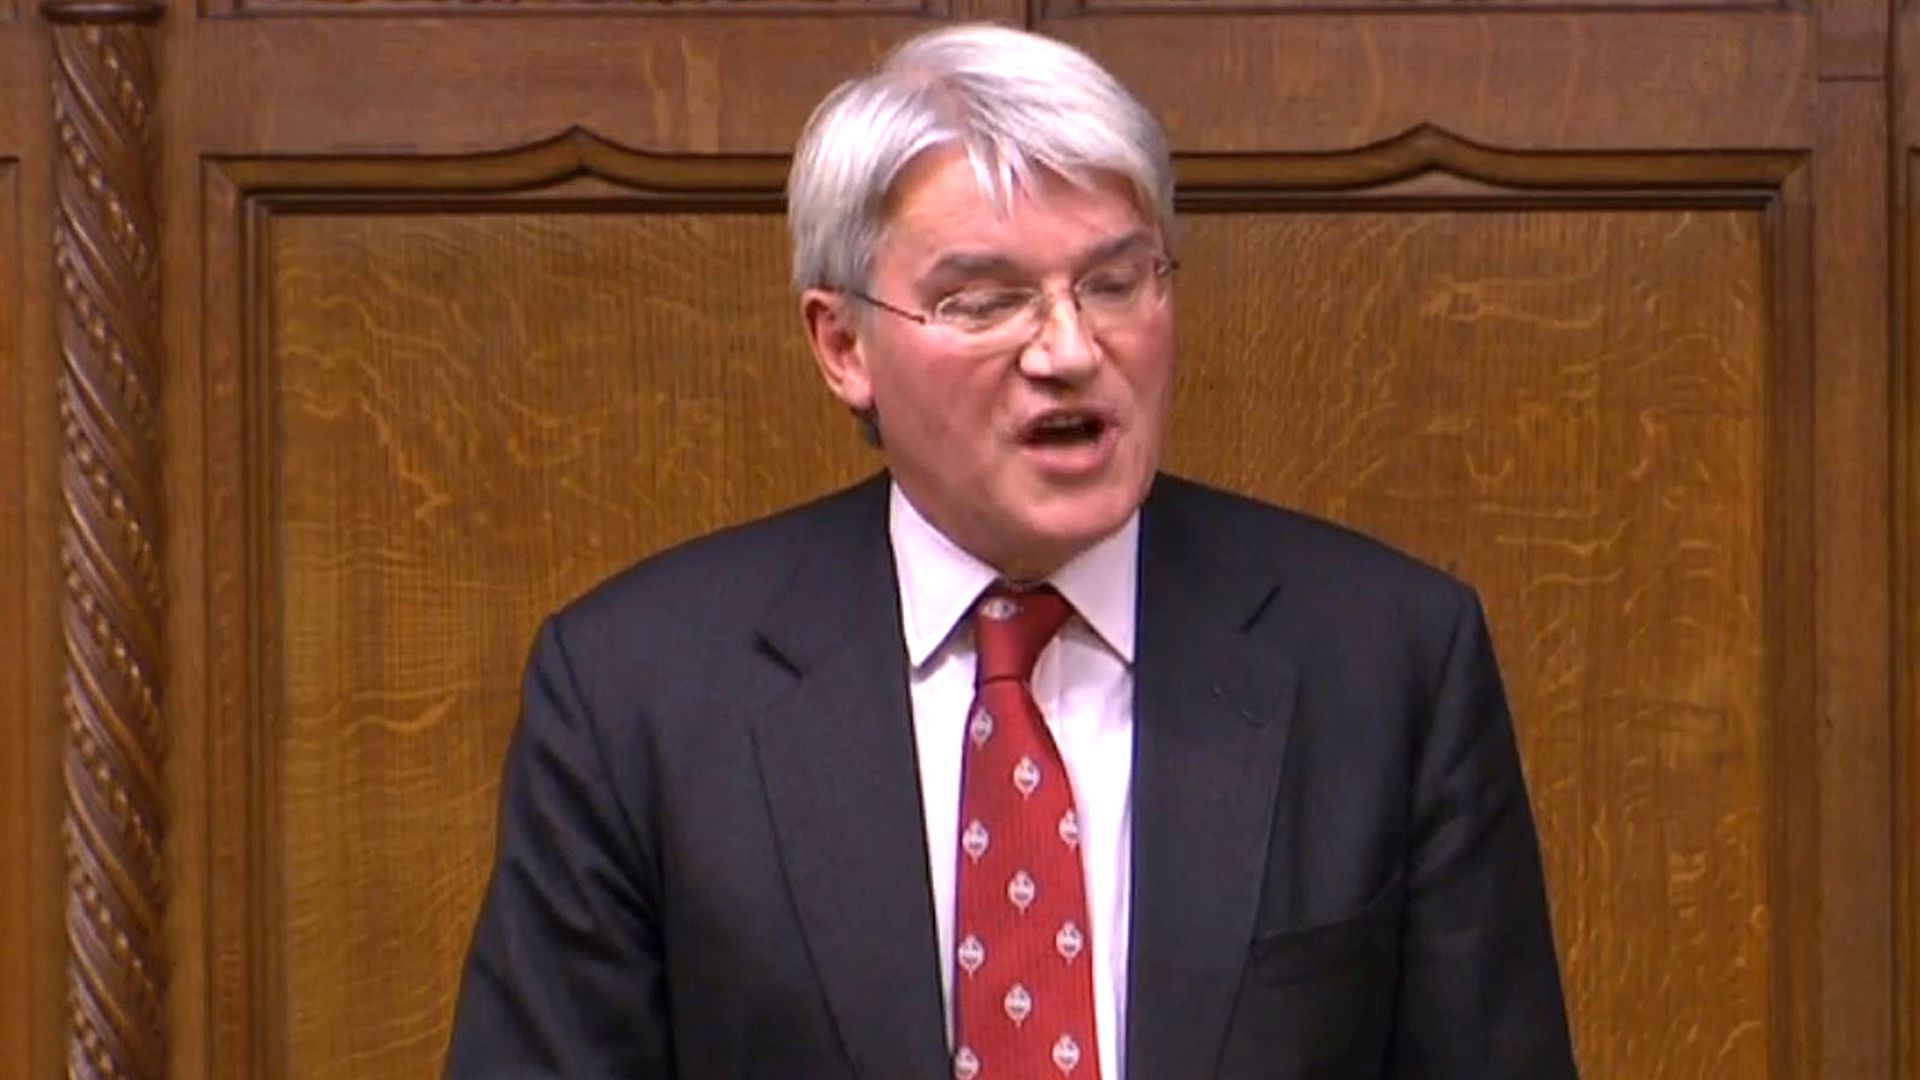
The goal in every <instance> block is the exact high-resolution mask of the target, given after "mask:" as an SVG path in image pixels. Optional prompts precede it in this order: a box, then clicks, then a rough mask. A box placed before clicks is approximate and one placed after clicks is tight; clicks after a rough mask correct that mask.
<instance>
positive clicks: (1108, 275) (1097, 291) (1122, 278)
mask: <svg viewBox="0 0 1920 1080" xmlns="http://www.w3.org/2000/svg"><path fill="white" fill-rule="evenodd" d="M1141 277H1142V275H1141V273H1140V272H1139V271H1137V270H1134V269H1132V268H1130V267H1129V268H1122V269H1114V270H1100V271H1097V272H1095V273H1092V274H1088V275H1087V276H1086V277H1083V278H1081V279H1080V285H1079V287H1078V288H1077V289H1076V290H1075V291H1077V292H1078V293H1079V294H1080V295H1081V296H1082V297H1084V298H1086V299H1090V300H1125V299H1126V298H1127V297H1129V296H1132V295H1133V294H1134V292H1135V291H1137V290H1138V289H1139V288H1140V279H1141Z"/></svg>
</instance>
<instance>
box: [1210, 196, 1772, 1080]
mask: <svg viewBox="0 0 1920 1080" xmlns="http://www.w3.org/2000/svg"><path fill="white" fill-rule="evenodd" d="M1187 229H1188V231H1187V240H1186V244H1185V251H1186V254H1185V255H1184V256H1183V257H1184V259H1185V262H1186V264H1187V265H1188V266H1189V267H1190V268H1191V270H1190V271H1188V270H1183V271H1182V280H1181V282H1180V291H1181V304H1182V325H1183V327H1184V328H1185V329H1184V331H1183V348H1184V355H1185V356H1186V358H1187V360H1186V362H1187V364H1188V367H1187V368H1186V371H1185V374H1184V379H1183V384H1182V391H1181V398H1180V401H1179V403H1178V405H1177V406H1176V412H1175V417H1176V421H1175V437H1174V440H1173V459H1174V462H1175V464H1176V465H1177V466H1178V467H1182V468H1185V469H1189V470H1192V471H1194V472H1196V473H1199V474H1201V475H1205V476H1208V477H1210V478H1212V479H1215V480H1219V481H1222V482H1225V483H1227V484H1229V485H1231V486H1233V487H1236V488H1239V489H1241V490H1246V491H1251V492H1254V493H1257V494H1259V495H1262V496H1264V497H1267V498H1270V499H1274V500H1276V501H1280V502H1283V503H1287V504H1290V505H1297V506H1302V507H1304V508H1307V509H1310V510H1314V511H1317V512H1320V513H1323V514H1327V515H1329V516H1331V517H1334V518H1335V519H1337V520H1341V521H1345V522H1349V523H1352V524H1354V525H1356V526H1358V527H1361V528H1365V529H1368V530H1370V531H1373V532H1375V533H1376V534H1377V535H1380V536H1383V537H1386V538H1388V539H1390V540H1393V541H1395V542H1398V543H1400V544H1402V545H1404V546H1405V547H1407V548H1408V549H1410V550H1412V551H1414V552H1415V553H1417V554H1420V555H1422V556H1423V557H1426V558H1429V559H1433V560H1435V561H1438V562H1441V563H1443V564H1445V565H1447V566H1449V567H1451V568H1453V569H1454V570H1455V571H1456V572H1458V573H1461V574H1462V575H1464V576H1465V577H1466V578H1468V579H1469V580H1470V581H1473V582H1474V583H1476V585H1477V586H1478V587H1479V588H1480V589H1481V591H1482V593H1483V595H1484V596H1485V598H1486V600H1487V604H1488V608H1489V616H1490V618H1491V620H1492V625H1493V627H1494V628H1495V636H1496V640H1497V643H1498V645H1499V647H1500V650H1501V654H1502V661H1503V666H1504V667H1505V669H1506V672H1507V675H1508V680H1509V685H1510V690H1511V693H1512V699H1513V705H1514V709H1515V712H1516V715H1517V717H1518V718H1519V724H1520V731H1521V735H1522V741H1523V747H1524V753H1525V758H1526V762H1527V766H1528V772H1529V777H1530V781H1531V784H1532V791H1533V797H1534V801H1535V804H1536V806H1537V808H1538V814H1539V823H1540V828H1541V834H1542V841H1543V844H1544V846H1545V848H1546V852H1547V859H1548V866H1549V871H1550V884H1551V888H1552V894H1553V897H1554V899H1555V915H1556V923H1557V928H1558V934H1559V941H1560V945H1561V951H1562V955H1563V957H1564V958H1565V961H1564V962H1565V977H1566V983H1567V989H1568V994H1569V1000H1570V1004H1571V1007H1572V1009H1573V1011H1574V1014H1575V1018H1576V1020H1577V1029H1578V1030H1577V1036H1578V1044H1579V1048H1580V1053H1581V1059H1582V1065H1583V1068H1584V1069H1585V1070H1586V1072H1587V1074H1588V1075H1592V1076H1597V1077H1645V1078H1661V1077H1734V1076H1738V1077H1761V1076H1766V1075H1769V1069H1768V1055H1769V1050H1770V1040H1771V1038H1772V1036H1771V1035H1770V1034H1769V1031H1768V1025H1767V1020H1768V1016H1769V1008H1770V1002H1769V983H1770V978H1771V975H1772V972H1771V952H1772V945H1773V943H1772V940H1771V935H1770V925H1771V920H1770V917H1769V916H1770V913H1769V890H1768V883H1767V868H1768V861H1769V859H1770V857H1773V853H1771V852H1770V851H1769V846H1770V843H1769V836H1768V827H1767V821H1768V818H1767V813H1766V802H1767V800H1766V787H1767V785H1766V772H1765V765H1766V758H1767V753H1766V748H1767V729H1768V725H1769V723H1770V722H1771V721H1773V720H1776V719H1778V718H1776V717H1773V716H1770V714H1769V711H1768V709H1767V706H1766V702H1765V697H1764V691H1765V687H1766V677H1765V673H1764V670H1763V667H1762V664H1763V658H1764V655H1765V648H1764V645H1765V643H1764V640H1763V618H1762V609H1763V595H1762V594H1763V581H1762V576H1763V575H1762V570H1763V562H1764V555H1765V550H1764V549H1765V545H1766V537H1765V535H1764V520H1763V519H1764V509H1765V495H1766V491H1765V474H1766V461H1767V447H1766V445H1765V437H1766V410H1765V398H1766V389H1767V376H1768V372H1767V356H1768V345H1767V329H1768V327H1767V308H1768V296H1767V292H1768V288H1767V282H1766V275H1765V260H1764V258H1763V256H1762V238H1761V223H1760V215H1759V214H1758V213H1755V212H1751V211H1737V210H1718V211H1694V210H1666V211H1591V212H1581V211H1551V212H1548V211H1513V212H1495V211H1469V212H1459V211H1444V210H1429V211H1399V212H1371V213H1370V212H1365V211H1361V210H1351V211H1347V212H1341V213H1329V212H1319V213H1315V212H1307V213H1288V214H1223V215H1217V216H1213V215H1210V216H1204V217H1199V218H1196V219H1194V220H1192V221H1190V223H1189V224H1188V227H1187ZM1700 281H1713V282H1715V283H1716V286H1715V288H1714V289H1712V290H1701V289H1698V288H1695V287H1694V285H1695V283H1697V282H1700Z"/></svg>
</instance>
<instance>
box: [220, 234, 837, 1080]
mask: <svg viewBox="0 0 1920 1080" xmlns="http://www.w3.org/2000/svg"><path fill="white" fill-rule="evenodd" d="M267 258H268V266H267V269H266V274H267V275H268V278H267V282H266V286H267V290H268V293H269V295H270V297H271V299H270V300H269V301H268V302H269V304H270V307H271V310H272V312H273V321H272V325H271V328H270V330H269V331H268V333H269V336H270V344H269V345H268V349H269V351H270V355H269V360H268V362H269V365H270V367H269V372H270V374H268V375H267V376H266V377H267V379H268V383H267V386H266V393H267V395H268V397H269V399H270V402H271V404H270V405H269V408H270V410H271V411H272V413H273V414H274V415H275V416H276V417H277V430H276V434H275V439H274V441H273V442H271V443H267V444H263V445H260V446H257V447H255V448H253V451H252V452H253V453H255V454H257V455H260V457H259V458H258V459H257V460H256V462H255V465H256V467H258V468H264V469H269V470H273V471H275V472H276V473H277V476H276V477H275V478H274V479H273V480H272V481H270V485H271V488H272V490H274V491H275V492H276V493H277V497H276V498H275V500H274V507H273V510H272V511H270V516H271V517H272V518H274V519H277V521H278V522H279V533H278V535H277V536H275V537H272V538H270V539H268V551H267V554H266V559H265V562H266V565H267V573H268V574H269V575H271V576H272V577H273V578H274V579H275V582H274V583H273V584H269V585H268V586H267V589H268V593H269V594H270V595H275V594H277V596H276V599H275V600H273V601H270V602H271V603H273V604H274V608H275V614H276V615H277V618H278V621H279V623H280V627H279V631H278V633H277V634H276V635H275V639H276V640H278V641H279V642H280V643H281V659H280V663H281V665H282V668H281V676H280V678H279V679H278V680H277V684H275V685H269V686H268V687H267V688H266V689H267V694H268V704H267V705H266V706H265V709H264V711H263V713H262V714H261V715H259V716H257V717H254V718H253V719H252V722H254V723H258V724H260V725H262V726H263V729H264V733H265V737H266V738H267V740H268V743H267V746H268V760H269V762H271V763H272V764H270V765H269V766H268V767H269V768H270V769H271V770H272V775H273V777H274V782H273V785H272V786H270V788H269V791H268V800H269V804H270V805H269V808H268V809H267V811H266V812H267V813H268V814H270V815H273V816H274V817H275V818H277V820H278V824H277V826H273V827H271V835H272V836H273V837H274V838H275V848H276V850H277V851H278V852H280V853H281V854H280V859H279V863H278V865H272V866H266V867H262V870H263V872H265V873H267V874H269V875H270V880H269V881H268V882H267V883H266V884H265V891H266V893H267V894H269V895H274V896H277V897H278V898H279V900H278V902H277V903H275V904H272V905H271V907H270V910H273V911H275V912H277V918H278V925H277V926H275V927H273V928H272V929H271V930H270V931H269V935H268V938H267V940H266V941H265V942H264V947H265V948H268V949H270V950H274V951H276V952H278V953H280V960H279V963H280V964H281V965H282V970H283V972H284V976H283V977H284V982H285V987H286V995H287V997H286V1002H285V1017H284V1021H283V1023H284V1033H285V1044H284V1050H283V1052H284V1053H285V1055H286V1058H287V1062H288V1064H287V1073H286V1075H288V1076H290V1077H296V1078H307V1077H312V1078H326V1077H337V1076H349V1075H351V1076H355V1077H365V1078H376V1077H395V1078H399V1077H417V1076H424V1075H428V1074H429V1073H431V1072H432V1071H433V1069H434V1068H435V1067H436V1064H437V1062H438V1059H439V1054H440V1053H441V1051H442V1050H443V1049H444V1045H445V1037H446V1031H447V1024H448V1021H449V1019H450V1015H451V1008H452V1003H453V991H454V988H455V985H456V982H455V981H456V977H457V973H458V970H459V963H460V960H461V958H462V955H463V953H464V950H465V946H466V942H467V935H468V930H469V927H470V925H471V921H472V918H473V916H474V914H475V911H476V905H477V903H478V898H479V895H480V889H481V886H482V885H483V884H484V880H485V874H486V871H487V869H488V866H489V860H490V857H491V852H492V842H491V841H492V830H493V821H494V811H495V802H496V798H497V794H496V781H497V778H498V772H499V762H500V761H501V758H502V755H503V752H504V749H505V742H506V738H507V736H508V734H509V733H510V730H511V725H512V722H513V717H514V713H515V708H516V701H517V698H518V691H519V672H520V665H521V662H522V660H523V659H524V654H525V649H526V646H527V643H528V641H529V635H530V633H531V628H532V627H533V626H534V625H535V624H536V622H537V621H538V619H539V618H540V617H541V616H542V615H543V614H545V613H547V612H549V611H551V610H552V609H553V608H554V607H555V606H556V605H557V604H558V603H560V602H561V601H563V600H564V599H566V598H567V597H569V596H571V595H574V594H576V593H577V592H579V591H581V590H582V589H584V588H585V587H586V586H588V585H590V584H591V583H593V582H594V581H596V580H598V579H599V578H600V577H602V576H604V575H605V574H606V573H608V572H610V571H611V570H612V569H614V568H616V567H618V566H620V565H622V564H624V563H626V562H628V561H630V560H631V559H633V558H635V557H636V556H637V554H638V553H642V552H647V551H653V550H657V549H659V548H661V547H663V546H665V545H667V544H668V543H671V542H673V541H676V540H679V539H683V538H686V537H689V536H692V535H694V534H697V533H700V532H704V531H707V530H710V529H712V528H714V527H715V526H718V525H720V524H724V523H727V522H731V521H736V520H741V519H744V518H747V517H750V516H755V515H758V514H761V513H765V512H767V511H770V510H772V509H775V508H778V507H780V506H783V505H786V504H788V503H791V502H793V501H796V500H798V499H801V498H804V497H806V496H808V495H810V494H811V493H813V492H816V491H818V490H821V489H822V488H823V487H824V486H826V485H828V484H830V483H835V482H838V481H841V480H852V479H854V478H856V477H857V476H858V475H860V474H862V473H863V472H865V471H870V470H871V469H872V468H873V467H874V459H873V458H872V456H871V455H870V454H869V453H868V452H867V451H866V450H864V448H862V447H861V445H860V443H859V439H858V436H857V434H856V433H855V429H854V426H853V424H852V422H851V421H850V420H849V419H848V418H847V417H846V416H845V415H844V413H843V412H842V411H841V410H840V409H839V408H838V407H837V406H836V405H834V404H833V403H832V401H831V399H830V398H829V397H828V396H827V395H826V394H825V393H824V391H823V390H822V389H821V388H820V387H819V386H818V384H817V376H816V375H815V374H814V372H813V367H812V362H811V360H810V358H809V357H808V356H807V355H806V353H805V349H804V345H803V342H802V340H801V338H800V336H799V333H798V319H797V315H796V314H795V306H794V304H793V302H792V301H791V300H790V299H789V297H788V295H787V293H786V290H785V287H784V284H783V280H784V274H783V268H784V265H785V259H786V254H785V235H784V229H783V227H782V224H781V221H780V219H779V218H778V217H777V216H775V215H684V214H667V215H654V214H641V215H633V214H612V213H599V214H589V213H544V214H541V213H515V214H506V213H502V214H495V215H450V214H443V215H435V216H409V215H366V216H335V215H326V216H319V215H286V216H281V217H277V218H276V219H275V220H274V222H273V224H272V242H271V250H270V252H269V254H268V257H267ZM276 584H277V588H275V585H276ZM275 699H278V700H277V701H276V700H275ZM273 819H274V818H269V819H268V820H269V821H271V820H273Z"/></svg>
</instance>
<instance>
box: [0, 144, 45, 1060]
mask: <svg viewBox="0 0 1920 1080" xmlns="http://www.w3.org/2000/svg"><path fill="white" fill-rule="evenodd" d="M0 147H4V144H0ZM19 181H20V169H19V166H18V165H17V164H16V163H15V162H14V161H13V160H12V159H10V158H7V157H5V156H0V596H14V597H22V598H24V597H25V596H26V594H27V524H28V517H27V456H26V455H27V449H26V429H25V425H26V404H25V400H24V395H25V391H26V388H27V378H26V349H25V347H24V344H25V341H26V335H25V333H24V331H23V328H22V326H21V321H22V317H23V315H24V305H23V303H22V299H23V298H22V295H21V290H22V288H23V285H22V283H21V280H20V268H21V261H20V225H19V223H20V189H19ZM26 622H27V608H26V604H25V603H20V602H15V603H6V604H0V866H10V867H24V866H28V865H30V863H29V861H28V854H27V853H28V849H29V845H30V844H31V843H32V840H33V836H32V830H31V828H30V823H31V822H32V821H33V820H34V817H35V815H34V813H33V803H32V799H31V796H30V794H29V792H30V790H31V789H30V787H29V783H30V781H31V778H32V775H33V774H32V770H31V768H30V767H29V764H28V762H29V761H30V760H31V755H32V753H33V747H34V738H33V735H34V732H33V730H32V721H31V719H30V717H31V715H32V714H31V713H30V712H29V707H28V704H27V700H28V699H27V657H28V653H27V626H26ZM34 886H35V880H34V877H33V875H32V874H21V873H14V874H8V875H6V876H5V878H4V883H0V1064H4V1063H5V1062H8V1061H23V1060H25V1058H26V1055H27V1053H28V1051H27V1047H28V1044H29V1039H30V1032H31V1030H32V1029H31V1027H30V1025H29V1020H28V1018H29V1016H30V1014H31V1012H32V1011H33V1005H32V1001H31V997H30V994H29V992H28V988H29V987H31V986H32V985H33V984H32V977H31V969H30V967H29V966H28V958H29V952H30V949H29V944H28V943H29V942H31V941H33V936H32V924H31V922H30V921H29V919H28V914H27V913H28V911H29V909H30V907H31V905H32V904H33V903H34V902H35V900H36V899H38V898H37V897H35V896H34Z"/></svg>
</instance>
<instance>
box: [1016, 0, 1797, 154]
mask: <svg viewBox="0 0 1920 1080" xmlns="http://www.w3.org/2000/svg"><path fill="white" fill-rule="evenodd" d="M1435 6H1437V5H1435ZM1432 7H1433V6H1427V5H1423V10H1421V11H1419V12H1417V13H1413V14H1409V13H1407V11H1406V9H1404V8H1402V9H1399V14H1398V15H1397V16H1391V17H1390V16H1370V17H1356V16H1354V15H1347V14H1340V13H1329V12H1322V11H1319V10H1318V9H1317V8H1316V9H1312V10H1309V11H1306V12H1302V13H1299V14H1296V15H1288V16H1257V15H1253V16H1244V17H1243V16H1238V15H1228V14H1224V13H1214V14H1207V13H1201V12H1196V13H1193V14H1189V15H1165V14H1117V15H1083V16H1073V17H1065V18H1053V17H1048V18H1043V19H1042V20H1040V22H1039V25H1038V29H1040V30H1042V31H1043V32H1045V33H1048V34H1051V35H1054V36H1056V37H1060V38H1063V39H1065V40H1067V41H1070V42H1072V43H1074V44H1076V45H1079V46H1081V47H1082V48H1085V49H1086V50H1088V51H1089V52H1091V53H1092V54H1093V55H1094V56H1096V57H1098V58H1099V59H1100V60H1101V62H1102V63H1105V64H1107V65H1108V66H1109V67H1110V68H1112V70H1113V71H1114V73H1115V74H1117V75H1119V76H1120V77H1121V78H1122V79H1123V80H1125V81H1126V82H1127V84H1128V85H1129V86H1132V87H1133V88H1134V89H1135V90H1136V91H1137V92H1138V93H1140V94H1141V96H1142V97H1143V98H1144V99H1145V100H1147V101H1149V102H1151V103H1152V104H1153V107H1154V109H1155V111H1156V112H1157V114H1158V115H1159V116H1160V117H1161V119H1162V122H1163V123H1165V125H1166V127H1167V130H1168V132H1169V135H1170V137H1171V139H1172V141H1173V143H1174V146H1175V148H1176V149H1177V150H1189V151H1194V152H1213V153H1218V152H1222V151H1245V152H1261V151H1265V152H1279V151H1319V152H1329V151H1331V152H1339V151H1345V150H1349V149H1353V148H1356V147H1361V146H1365V145H1367V144H1370V143H1374V142H1378V141H1380V140H1382V139H1386V138H1388V137H1390V136H1394V135H1398V134H1400V133H1401V132H1404V131H1407V130H1409V129H1411V128H1415V127H1417V126H1419V125H1422V124H1433V125H1437V126H1439V127H1443V128H1446V129H1447V130H1449V131H1452V132H1453V133H1455V134H1457V135H1460V136H1463V137H1465V138H1468V139H1472V140H1475V141H1477V142H1482V143H1488V144H1493V145H1498V146H1501V147H1503V148H1507V149H1513V150H1526V149H1534V148H1555V149H1583V150H1585V149H1592V150H1599V149H1611V148H1623V149H1636V150H1639V149H1650V148H1689V149H1690V148H1718V147H1728V148H1734V147H1737V148H1742V149H1754V148H1763V147H1804V146H1806V145H1808V144H1809V142H1810V140H1811V138H1812V132H1813V94H1812V93H1811V91H1812V82H1811V80H1810V79H1809V78H1806V77H1804V76H1805V75H1806V74H1809V73H1810V72H1809V65H1810V64H1811V63H1812V62H1813V42H1812V40H1811V37H1810V24H1809V22H1808V20H1807V19H1806V18H1805V17H1804V16H1802V15H1798V14H1795V13H1791V12H1786V11H1764V12H1762V11H1752V12H1749V11H1742V12H1735V13H1707V12H1700V11H1695V12H1690V13H1674V14H1662V15H1659V16H1658V17H1657V18H1656V17H1653V16H1649V15H1642V14H1633V13H1627V12H1617V11H1606V10H1594V5H1590V4H1585V3H1582V4H1579V5H1578V6H1577V7H1574V6H1563V7H1562V9H1561V10H1551V9H1548V10H1542V11H1538V12H1535V11H1531V10H1530V11H1524V12H1522V11H1512V12H1501V13H1492V12H1479V13H1474V12H1468V13H1462V14H1454V13H1452V12H1451V10H1450V9H1447V10H1432ZM1169 57H1204V58H1205V59H1204V63H1203V65H1196V64H1180V63H1169V61H1168V58H1169Z"/></svg>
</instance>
